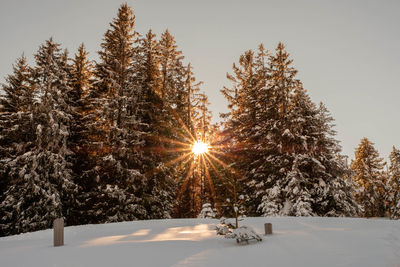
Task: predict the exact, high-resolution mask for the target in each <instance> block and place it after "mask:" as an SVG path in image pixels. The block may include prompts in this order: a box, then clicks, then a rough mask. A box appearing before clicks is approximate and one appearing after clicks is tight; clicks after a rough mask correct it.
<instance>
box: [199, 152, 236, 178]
mask: <svg viewBox="0 0 400 267" xmlns="http://www.w3.org/2000/svg"><path fill="white" fill-rule="evenodd" d="M207 155H208V156H210V157H211V158H212V159H213V160H215V161H216V162H217V163H219V164H220V165H221V166H222V167H224V168H226V169H228V170H229V171H230V172H231V173H232V174H234V175H236V176H237V177H238V180H243V179H244V178H243V176H242V175H241V174H240V173H239V172H238V171H237V170H235V169H234V168H232V167H231V166H229V165H228V164H226V163H225V162H223V161H221V160H220V159H218V158H217V157H215V156H214V155H212V154H210V153H208V154H207Z"/></svg>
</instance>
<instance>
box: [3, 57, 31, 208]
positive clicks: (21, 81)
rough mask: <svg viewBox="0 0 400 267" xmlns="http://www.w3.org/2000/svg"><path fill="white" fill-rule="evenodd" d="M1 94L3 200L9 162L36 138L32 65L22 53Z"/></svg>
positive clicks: (7, 179) (8, 180) (25, 149)
mask: <svg viewBox="0 0 400 267" xmlns="http://www.w3.org/2000/svg"><path fill="white" fill-rule="evenodd" d="M6 81H7V84H4V85H3V86H2V90H3V91H4V95H1V97H0V202H1V201H2V199H3V197H5V196H4V195H3V193H4V192H5V190H7V188H8V186H9V183H10V177H9V175H8V167H9V164H8V163H9V162H10V161H12V160H13V159H14V158H15V157H16V156H18V155H21V154H23V153H25V152H26V151H28V150H29V148H30V147H31V145H32V140H34V139H35V138H34V131H33V130H32V116H31V115H32V104H33V86H32V68H31V67H29V66H28V65H27V62H26V58H25V56H24V55H22V56H21V57H20V58H19V59H17V61H16V63H15V65H14V66H13V74H11V75H9V76H8V77H7V78H6Z"/></svg>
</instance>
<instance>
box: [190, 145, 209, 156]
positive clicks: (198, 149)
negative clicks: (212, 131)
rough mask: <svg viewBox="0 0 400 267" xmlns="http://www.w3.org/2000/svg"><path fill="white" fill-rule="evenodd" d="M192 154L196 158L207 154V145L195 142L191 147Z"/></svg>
mask: <svg viewBox="0 0 400 267" xmlns="http://www.w3.org/2000/svg"><path fill="white" fill-rule="evenodd" d="M192 152H193V154H195V155H196V156H198V155H201V154H204V153H207V152H208V144H207V143H204V142H202V141H196V142H194V144H193V145H192Z"/></svg>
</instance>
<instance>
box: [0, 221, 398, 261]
mask: <svg viewBox="0 0 400 267" xmlns="http://www.w3.org/2000/svg"><path fill="white" fill-rule="evenodd" d="M266 222H270V223H272V226H273V235H269V236H263V241H262V242H250V243H249V244H237V243H236V241H235V240H232V239H225V238H223V237H220V236H216V234H215V230H214V228H215V225H216V224H218V223H219V222H218V220H214V219H171V220H151V221H135V222H123V223H110V224H103V225H83V226H71V227H66V228H65V245H64V246H61V247H53V244H52V242H53V231H52V230H44V231H38V232H32V233H26V234H21V235H15V236H9V237H2V238H0V266H4V267H11V266H30V267H46V266H68V267H79V266H93V267H94V266H96V267H101V266H114V267H119V266H138V267H144V266H146V267H147V266H162V267H164V266H207V267H213V266H219V267H221V266H229V267H235V266H240V267H255V266H307V267H309V266H353V267H354V266H364V267H365V266H374V267H376V266H400V221H398V220H397V221H395V220H392V221H391V220H384V219H354V218H318V217H302V218H294V217H273V218H271V217H266V218H246V219H245V220H244V221H241V222H240V225H248V226H252V227H253V228H254V229H255V230H256V232H258V233H259V234H263V233H264V223H266Z"/></svg>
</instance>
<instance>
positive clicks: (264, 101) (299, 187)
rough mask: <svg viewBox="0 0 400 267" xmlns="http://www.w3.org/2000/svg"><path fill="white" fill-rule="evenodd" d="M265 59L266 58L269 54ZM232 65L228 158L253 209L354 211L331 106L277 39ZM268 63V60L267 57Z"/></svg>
mask: <svg viewBox="0 0 400 267" xmlns="http://www.w3.org/2000/svg"><path fill="white" fill-rule="evenodd" d="M267 57H268V61H267V62H266V58H267ZM239 63H240V66H241V67H240V68H238V67H236V66H235V65H234V72H235V76H230V75H229V76H228V78H230V80H231V81H233V82H234V88H233V89H227V88H225V89H224V90H223V93H224V95H225V96H226V97H227V99H228V101H229V102H230V106H229V108H230V110H231V111H230V113H229V114H227V117H228V118H229V120H228V121H227V123H226V125H227V126H228V128H227V129H230V132H232V137H233V138H234V141H233V143H234V144H233V147H234V149H233V150H232V152H233V153H234V154H239V155H240V159H239V160H236V161H235V162H234V163H232V166H233V167H234V168H236V169H238V170H239V172H240V173H241V175H242V177H243V178H242V179H243V180H245V188H244V191H245V193H246V194H247V195H248V196H249V199H250V201H249V203H248V205H249V207H248V208H249V209H250V212H251V213H252V214H261V215H264V216H268V215H278V214H280V215H291V216H310V215H319V216H348V215H353V214H355V212H356V211H357V205H356V203H355V202H354V199H353V197H352V195H351V193H348V191H350V192H351V184H348V183H346V181H345V180H344V175H345V173H346V168H345V165H344V164H342V163H343V162H342V161H341V160H340V156H339V153H340V147H339V145H338V142H337V141H336V140H335V139H334V134H335V132H334V131H333V130H332V125H331V121H332V118H331V117H330V115H329V113H328V112H327V110H326V108H325V107H324V106H321V107H319V108H318V107H316V105H315V104H314V103H312V101H311V100H310V98H309V97H308V95H307V92H306V90H305V89H304V88H303V86H302V84H301V82H300V81H299V80H298V79H296V74H297V70H295V69H294V68H293V67H292V66H291V64H292V60H291V59H289V53H287V52H286V50H285V47H284V46H283V44H282V43H280V44H279V45H278V47H277V49H276V53H275V54H273V55H269V53H268V52H267V51H265V50H264V48H263V46H260V47H259V50H258V53H257V54H256V55H255V56H254V53H253V52H252V51H247V52H246V53H245V54H244V55H243V56H241V58H240V60H239ZM267 64H268V65H267Z"/></svg>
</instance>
